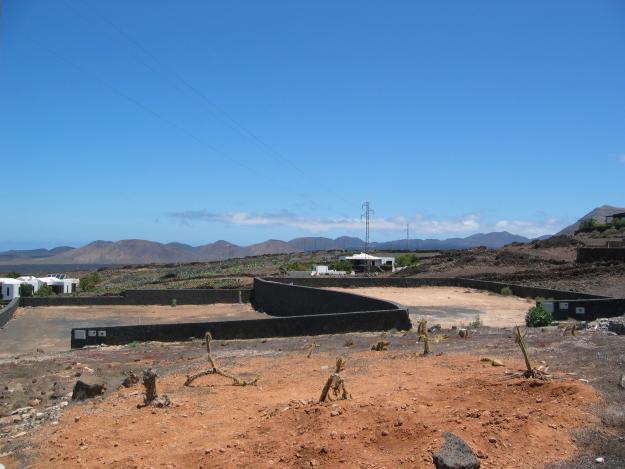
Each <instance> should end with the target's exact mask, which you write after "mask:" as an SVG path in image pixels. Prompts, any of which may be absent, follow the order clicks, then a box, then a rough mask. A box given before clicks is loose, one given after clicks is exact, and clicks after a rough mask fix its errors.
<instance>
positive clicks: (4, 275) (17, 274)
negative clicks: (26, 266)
mask: <svg viewBox="0 0 625 469" xmlns="http://www.w3.org/2000/svg"><path fill="white" fill-rule="evenodd" d="M2 276H3V277H5V278H17V277H20V276H21V275H20V273H19V272H14V271H12V272H7V273H6V274H3V275H2Z"/></svg>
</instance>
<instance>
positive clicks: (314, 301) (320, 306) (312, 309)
mask: <svg viewBox="0 0 625 469" xmlns="http://www.w3.org/2000/svg"><path fill="white" fill-rule="evenodd" d="M252 305H253V306H254V309H256V310H257V311H261V312H264V313H267V314H270V315H272V316H308V315H312V314H341V313H353V312H356V311H376V310H393V309H399V308H400V307H399V305H397V304H396V303H392V302H391V301H386V300H380V299H377V298H371V297H367V296H362V295H357V294H354V293H345V292H338V291H332V290H322V289H320V288H313V287H308V286H301V285H290V284H286V283H280V282H274V281H272V280H270V279H259V278H255V279H254V295H253V297H252Z"/></svg>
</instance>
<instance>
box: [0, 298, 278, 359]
mask: <svg viewBox="0 0 625 469" xmlns="http://www.w3.org/2000/svg"><path fill="white" fill-rule="evenodd" d="M266 317H268V316H267V315H265V314H262V313H258V312H256V311H255V310H254V309H253V308H252V306H251V305H249V304H214V305H183V306H176V307H171V306H157V305H155V306H134V305H115V306H46V307H35V308H19V309H18V310H17V313H16V315H15V317H14V318H13V319H12V320H11V321H9V322H8V323H7V325H6V326H5V327H4V328H2V329H0V358H3V357H11V356H15V355H21V354H28V353H35V352H36V351H37V349H39V350H43V351H45V352H61V351H65V350H69V347H70V330H71V329H72V328H73V327H88V326H124V325H135V324H160V323H176V322H201V321H231V320H236V319H260V318H266Z"/></svg>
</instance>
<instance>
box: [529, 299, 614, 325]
mask: <svg viewBox="0 0 625 469" xmlns="http://www.w3.org/2000/svg"><path fill="white" fill-rule="evenodd" d="M539 303H540V304H542V305H543V306H544V307H545V308H547V309H548V310H550V311H551V312H552V313H553V318H554V319H556V320H558V321H563V320H566V319H569V318H573V319H578V320H582V321H594V320H595V319H597V318H612V317H615V316H621V315H623V314H625V299H623V298H602V299H594V300H592V299H580V300H566V301H561V300H560V301H540V302H539Z"/></svg>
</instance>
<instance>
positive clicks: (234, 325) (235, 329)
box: [71, 309, 411, 348]
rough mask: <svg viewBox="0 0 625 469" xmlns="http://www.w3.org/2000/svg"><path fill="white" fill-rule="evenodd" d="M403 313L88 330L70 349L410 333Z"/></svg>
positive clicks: (77, 332) (76, 334) (75, 335)
mask: <svg viewBox="0 0 625 469" xmlns="http://www.w3.org/2000/svg"><path fill="white" fill-rule="evenodd" d="M410 327H411V324H410V319H409V318H408V313H407V311H406V310H405V309H394V310H390V311H366V312H357V313H343V314H317V315H309V316H291V317H280V318H271V319H250V320H247V319H246V320H241V321H215V322H200V323H184V324H153V325H145V326H119V327H91V328H75V329H72V340H71V344H72V345H71V346H72V348H80V347H84V346H85V345H98V344H108V345H123V344H128V343H130V342H134V341H150V340H156V341H162V342H172V341H184V340H189V339H190V338H201V337H204V334H205V333H206V332H210V333H211V335H212V336H213V338H214V339H218V340H234V339H260V338H266V337H293V336H308V335H320V334H344V333H347V332H365V331H387V330H389V329H393V328H395V329H398V330H406V329H410Z"/></svg>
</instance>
